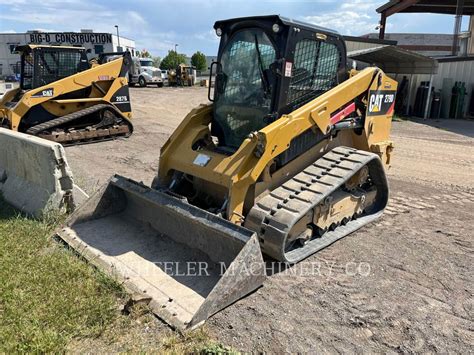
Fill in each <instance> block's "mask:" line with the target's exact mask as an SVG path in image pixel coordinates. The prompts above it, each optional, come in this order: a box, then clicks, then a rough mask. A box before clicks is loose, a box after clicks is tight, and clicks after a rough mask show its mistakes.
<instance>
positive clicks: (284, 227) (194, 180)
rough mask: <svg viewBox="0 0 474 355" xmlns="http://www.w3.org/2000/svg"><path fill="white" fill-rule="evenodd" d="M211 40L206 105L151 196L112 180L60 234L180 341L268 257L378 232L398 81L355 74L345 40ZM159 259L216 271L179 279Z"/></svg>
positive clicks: (287, 260)
mask: <svg viewBox="0 0 474 355" xmlns="http://www.w3.org/2000/svg"><path fill="white" fill-rule="evenodd" d="M214 28H215V30H216V34H217V35H218V36H220V47H219V52H218V57H217V61H216V62H214V63H213V64H212V66H211V76H213V74H215V86H214V89H213V92H211V91H212V89H211V88H209V99H210V101H212V103H211V104H207V105H202V106H200V107H198V108H196V109H194V110H192V111H191V112H190V113H189V114H188V115H187V116H186V117H185V118H184V120H183V121H182V122H181V124H180V125H179V126H178V128H177V129H176V130H175V131H174V133H173V134H172V135H171V136H170V138H169V139H168V141H167V142H166V144H165V145H164V146H163V147H162V149H161V155H160V163H159V171H158V175H157V177H156V178H155V180H154V181H153V183H152V186H151V187H148V186H145V185H143V184H141V183H137V182H135V181H133V180H130V179H127V178H124V177H121V176H118V175H116V176H114V177H113V178H112V179H111V180H110V182H109V183H108V184H107V185H106V186H104V187H103V188H102V189H101V190H100V191H99V192H97V194H96V195H95V196H93V197H92V198H91V199H90V200H88V201H87V202H86V203H85V204H84V205H83V206H82V207H80V208H79V209H78V210H77V211H76V212H74V214H73V215H72V216H71V217H70V219H69V220H68V221H67V223H66V226H65V227H64V229H62V230H61V231H60V232H59V235H60V236H61V237H62V238H63V239H64V240H66V241H67V242H68V243H70V244H71V245H73V246H74V247H75V248H76V249H78V250H86V249H87V252H86V253H84V255H85V256H86V257H87V258H88V259H89V260H91V261H92V262H95V263H97V259H100V260H101V262H102V263H103V265H108V266H107V267H110V265H114V266H115V268H114V270H115V271H116V270H118V269H120V270H122V272H121V273H119V274H120V275H121V277H123V279H124V280H128V282H129V284H130V283H131V284H133V285H134V287H131V289H141V290H142V292H145V293H146V295H147V297H151V298H152V299H153V302H152V308H153V309H154V310H155V312H156V313H157V314H158V315H159V316H160V317H162V318H163V319H165V320H166V321H167V322H169V323H171V324H174V325H176V326H178V327H184V328H187V327H193V326H196V325H198V324H200V323H201V322H203V321H204V320H205V319H206V318H207V317H209V316H210V315H212V314H213V313H215V312H217V311H218V310H219V309H222V308H223V307H225V306H227V305H229V304H230V303H232V302H234V301H235V300H237V299H239V298H240V297H242V296H244V295H245V294H247V293H249V292H251V291H252V290H254V289H255V288H256V287H258V286H260V285H261V284H262V282H263V280H264V277H265V264H264V262H263V258H262V252H263V254H264V255H266V256H267V257H269V258H270V260H271V259H273V260H276V261H279V262H283V263H284V264H285V265H286V264H288V265H291V264H294V263H297V262H299V261H301V260H303V259H305V258H306V257H308V256H310V255H311V254H313V253H316V252H318V251H320V250H321V249H323V248H325V247H327V246H329V245H330V244H332V243H334V242H335V241H337V240H339V239H341V238H343V237H345V236H347V235H348V234H350V233H352V232H354V231H355V230H357V229H359V228H360V227H362V226H364V225H366V224H368V223H369V222H371V221H374V220H375V219H376V218H378V217H379V216H380V215H381V214H382V213H383V211H384V208H385V206H386V205H387V201H388V194H389V188H388V184H387V178H386V175H385V170H386V169H387V168H388V166H389V164H390V160H391V156H392V150H393V144H392V141H391V140H390V137H389V134H390V128H391V119H392V115H393V110H394V104H395V94H396V91H397V83H396V81H394V80H392V79H391V78H389V77H388V76H387V75H386V74H384V73H383V72H382V70H380V69H379V68H376V67H369V68H366V69H364V70H362V71H360V72H356V71H354V70H350V69H349V66H348V65H347V59H346V47H345V44H344V41H343V39H342V36H341V35H339V34H338V33H336V32H334V31H331V30H328V29H325V28H322V27H318V26H314V25H310V24H305V23H301V22H298V21H293V20H289V19H286V18H284V17H280V16H263V17H247V18H237V19H230V20H225V21H218V22H216V23H215V25H214ZM99 231H100V232H99ZM103 231H107V232H103ZM118 245H120V247H119V246H118ZM84 248H85V249H84ZM88 253H90V254H88ZM101 258H102V259H101ZM164 260H165V261H166V260H167V261H169V260H173V261H175V262H177V263H186V262H190V261H196V260H197V261H203V262H204V261H205V263H206V265H208V264H210V265H213V266H212V267H210V270H214V271H213V272H212V271H209V272H210V275H211V276H209V277H208V278H199V277H196V278H192V277H186V276H182V277H178V276H177V275H176V274H170V273H167V272H166V269H165V268H163V267H161V266H156V265H162V264H161V262H162V261H164ZM150 261H153V263H154V265H155V269H154V268H153V267H152V265H151V264H150ZM99 264H100V263H99ZM124 265H126V266H127V267H128V268H129V269H125V266H124ZM180 265H181V264H180ZM216 265H224V269H223V270H224V271H225V272H219V271H216V270H221V271H222V268H221V269H219V268H218V267H217V266H216ZM107 267H105V269H107ZM132 269H133V272H132V271H130V270H132ZM249 270H251V271H250V272H249ZM115 275H117V273H115ZM132 279H133V280H135V281H133V282H131V281H130V280H132ZM209 280H212V281H209ZM206 282H207V283H206ZM137 285H138V286H137ZM170 300H171V301H170Z"/></svg>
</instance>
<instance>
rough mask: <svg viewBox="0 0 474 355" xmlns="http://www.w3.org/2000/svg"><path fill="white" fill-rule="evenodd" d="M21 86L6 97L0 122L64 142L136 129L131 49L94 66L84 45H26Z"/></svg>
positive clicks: (22, 51) (21, 50) (102, 137)
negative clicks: (131, 91) (130, 87)
mask: <svg viewBox="0 0 474 355" xmlns="http://www.w3.org/2000/svg"><path fill="white" fill-rule="evenodd" d="M16 51H17V52H18V53H20V55H21V81H20V87H19V88H18V89H16V90H12V91H9V92H8V93H7V94H6V95H5V96H4V97H3V99H2V100H1V101H0V126H1V127H6V128H9V129H11V130H13V131H19V132H23V133H28V134H31V135H35V136H38V137H41V138H45V139H48V140H52V141H55V142H58V143H62V144H64V145H68V144H77V143H87V142H91V141H98V140H105V139H111V138H116V137H128V136H130V135H131V134H132V132H133V126H132V123H131V122H130V119H131V117H132V114H131V106H130V95H129V90H128V81H127V75H128V68H129V66H130V63H131V57H130V53H128V52H125V53H123V54H121V55H118V56H117V59H116V60H113V61H110V62H108V63H103V64H101V63H97V64H92V65H90V64H89V62H88V60H87V55H86V50H85V49H84V48H82V47H66V46H44V45H26V46H19V47H17V49H16Z"/></svg>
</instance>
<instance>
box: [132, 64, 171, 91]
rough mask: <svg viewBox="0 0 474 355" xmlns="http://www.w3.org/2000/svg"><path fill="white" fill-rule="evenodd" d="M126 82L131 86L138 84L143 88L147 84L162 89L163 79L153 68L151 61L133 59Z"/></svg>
mask: <svg viewBox="0 0 474 355" xmlns="http://www.w3.org/2000/svg"><path fill="white" fill-rule="evenodd" d="M128 81H129V84H130V85H131V86H133V85H135V84H138V85H139V86H141V87H144V86H147V85H148V84H154V85H157V86H158V87H162V86H163V85H164V81H165V78H164V77H163V75H162V72H161V70H160V69H159V68H156V67H154V66H153V60H152V59H150V58H138V57H133V63H132V66H131V68H130V75H129V79H128Z"/></svg>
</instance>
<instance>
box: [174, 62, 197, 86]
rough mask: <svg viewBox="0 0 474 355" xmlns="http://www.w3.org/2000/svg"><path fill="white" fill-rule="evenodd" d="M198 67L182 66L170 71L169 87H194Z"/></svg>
mask: <svg viewBox="0 0 474 355" xmlns="http://www.w3.org/2000/svg"><path fill="white" fill-rule="evenodd" d="M195 71H196V67H193V66H190V65H186V64H180V65H178V66H177V67H176V69H172V70H169V71H168V86H194V83H195V82H196V77H195V75H194V73H195Z"/></svg>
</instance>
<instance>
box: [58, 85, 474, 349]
mask: <svg viewBox="0 0 474 355" xmlns="http://www.w3.org/2000/svg"><path fill="white" fill-rule="evenodd" d="M131 96H132V102H133V109H134V124H135V133H134V135H133V136H132V137H131V138H129V139H126V140H118V141H111V142H104V143H100V144H91V145H84V146H78V147H69V148H66V151H67V155H68V160H69V163H70V165H71V166H72V168H73V172H74V173H75V176H76V181H77V182H78V184H79V185H80V186H81V187H83V188H85V190H86V191H88V192H89V193H92V192H93V191H94V190H96V189H97V187H98V186H100V184H102V183H105V182H106V181H107V179H108V178H109V177H110V176H111V175H112V174H114V173H118V174H121V175H124V176H127V177H131V178H133V179H136V180H139V181H143V182H144V183H146V184H150V182H151V180H152V179H153V177H154V175H155V174H156V170H157V167H158V157H159V149H160V147H161V146H162V145H163V144H164V142H165V141H166V138H167V137H168V136H169V134H170V133H171V132H172V131H173V129H174V128H175V127H176V126H177V125H178V124H179V122H180V121H181V120H182V119H183V117H184V116H185V115H186V113H187V112H189V111H190V109H191V108H193V107H195V106H197V105H198V104H199V103H204V102H206V101H207V90H205V89H203V88H184V89H181V88H180V89H174V88H162V89H157V88H145V89H132V93H131ZM473 137H474V122H472V121H454V120H430V121H402V122H394V125H393V130H392V138H393V140H394V142H395V151H394V156H393V162H392V163H393V166H392V168H391V169H390V171H389V173H388V175H389V181H390V185H391V200H390V204H389V207H388V208H387V210H386V213H385V214H384V216H383V217H382V218H381V219H380V220H378V221H377V222H376V223H373V224H371V225H368V226H366V227H364V228H362V229H361V230H359V231H357V232H355V233H353V234H352V235H351V236H349V237H347V238H345V239H343V240H341V241H339V242H338V243H336V244H334V245H332V246H330V247H328V248H326V249H325V250H323V251H321V252H320V253H318V254H317V255H313V256H312V257H310V258H308V259H307V260H305V261H304V262H302V263H300V264H298V265H296V266H294V267H293V268H291V269H287V270H285V271H282V272H275V273H274V274H273V275H272V276H270V277H269V278H268V280H267V281H266V282H265V284H264V286H263V287H262V288H260V289H259V290H257V291H256V292H254V293H253V294H251V295H249V296H248V297H246V298H244V299H242V300H240V301H238V302H236V303H235V304H234V305H232V306H230V307H228V308H227V309H225V310H223V311H222V312H220V313H218V314H217V315H215V316H214V317H213V318H211V319H210V320H209V322H208V325H207V327H208V330H209V331H210V333H211V334H212V336H213V337H214V338H216V339H217V340H218V341H221V342H223V343H225V344H227V345H231V346H233V347H234V348H236V349H239V350H244V351H255V350H258V351H267V352H283V351H286V352H308V351H309V350H312V351H321V352H323V351H328V352H337V351H345V352H347V351H350V352H362V351H369V352H426V351H429V352H433V351H440V352H446V351H448V352H456V353H468V352H471V351H472V349H473V346H474V333H473V330H474V322H473V319H474V301H473V292H474V288H473V285H474V271H473V268H472V260H473V258H472V257H473V252H474V249H473V248H474V247H473V232H472V219H473V212H472V211H473V207H474V138H473Z"/></svg>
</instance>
